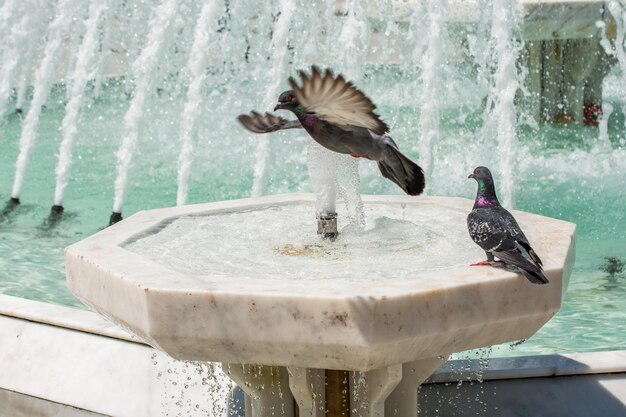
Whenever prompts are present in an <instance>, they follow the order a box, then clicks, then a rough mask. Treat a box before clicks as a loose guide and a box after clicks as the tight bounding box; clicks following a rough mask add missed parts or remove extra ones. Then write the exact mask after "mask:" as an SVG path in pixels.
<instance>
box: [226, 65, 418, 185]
mask: <svg viewBox="0 0 626 417" xmlns="http://www.w3.org/2000/svg"><path fill="white" fill-rule="evenodd" d="M300 78H301V80H302V86H299V85H298V84H297V83H296V81H295V80H294V79H293V78H289V84H290V85H291V88H292V89H293V90H289V91H285V92H284V93H282V94H281V95H280V97H279V98H278V104H277V105H276V107H275V108H274V110H278V109H283V110H290V111H292V112H293V113H294V114H295V115H296V117H297V118H298V120H294V121H288V120H285V119H283V118H281V117H278V116H274V115H272V114H270V113H266V114H265V116H262V115H261V114H259V113H256V112H252V116H248V115H240V116H239V117H238V119H239V121H240V122H241V123H242V124H243V125H244V127H246V128H247V129H248V130H250V131H252V132H256V133H266V132H273V131H276V130H279V129H290V128H296V127H302V128H304V129H305V130H306V131H307V132H308V133H309V134H310V135H311V137H313V139H315V141H317V143H319V144H320V145H322V146H324V147H325V148H327V149H330V150H331V151H334V152H338V153H343V154H349V155H352V156H354V157H355V158H367V159H371V160H374V161H376V162H378V168H379V169H380V172H381V174H383V176H384V177H385V178H387V179H390V180H391V181H393V182H395V183H396V184H397V185H399V186H400V188H402V189H403V190H404V192H406V193H407V194H409V195H418V194H420V193H421V192H422V191H423V190H424V184H425V182H424V173H423V172H422V169H421V168H420V167H419V166H417V165H416V164H415V163H414V162H412V161H411V160H410V159H409V158H407V157H406V156H404V155H403V154H402V153H401V152H400V151H399V150H398V146H397V145H396V143H395V142H394V141H393V139H391V137H390V136H389V135H388V134H387V132H388V131H389V128H388V127H387V125H386V124H385V123H384V122H383V121H382V120H380V118H379V117H378V115H376V114H375V113H374V110H375V109H376V106H375V105H374V104H373V103H372V102H371V100H370V99H369V98H367V97H366V96H365V94H363V93H362V92H361V91H359V90H358V89H357V88H356V87H355V86H354V85H353V84H352V83H351V82H348V81H346V80H345V79H344V78H343V76H342V75H338V76H337V77H335V76H334V75H333V73H332V72H331V71H330V70H326V72H325V73H324V75H322V73H321V72H320V70H319V69H318V68H317V67H315V66H313V68H312V70H311V76H310V77H308V76H307V75H306V74H305V73H304V72H303V71H300Z"/></svg>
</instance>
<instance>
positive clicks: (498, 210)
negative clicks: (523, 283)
mask: <svg viewBox="0 0 626 417" xmlns="http://www.w3.org/2000/svg"><path fill="white" fill-rule="evenodd" d="M468 178H474V179H475V180H476V182H478V193H477V194H476V201H475V202H474V208H473V209H472V211H471V212H470V214H469V215H468V216H467V228H468V230H469V234H470V237H471V238H472V239H473V240H474V242H476V243H477V244H478V246H480V247H481V248H483V250H484V251H485V254H486V255H487V260H486V261H483V262H479V263H477V264H473V265H491V266H495V267H501V268H504V269H507V270H509V271H512V272H516V273H521V274H523V275H524V276H525V277H526V278H528V280H529V281H530V282H532V283H533V284H547V283H548V278H546V276H545V275H544V274H543V264H542V263H541V259H539V256H537V254H536V253H535V251H534V250H533V248H531V247H530V243H528V239H526V236H524V232H522V229H521V228H520V227H519V225H518V224H517V222H516V221H515V219H514V218H513V216H512V215H511V213H509V212H508V211H507V210H506V209H505V208H504V207H502V206H501V205H500V203H499V202H498V197H496V190H495V187H494V185H493V177H492V176H491V172H489V169H487V168H485V167H478V168H476V169H475V170H474V172H473V173H472V174H470V176H469V177H468ZM494 256H495V257H497V258H498V261H495V260H494Z"/></svg>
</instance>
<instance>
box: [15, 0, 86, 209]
mask: <svg viewBox="0 0 626 417" xmlns="http://www.w3.org/2000/svg"><path fill="white" fill-rule="evenodd" d="M77 3H78V2H77V0H61V1H60V2H59V4H58V8H57V15H56V17H55V18H54V20H53V21H52V22H51V23H50V26H49V28H48V43H47V44H46V47H45V51H44V56H43V59H42V60H41V63H40V64H39V67H38V68H37V71H36V73H35V82H34V93H33V100H32V101H31V106H30V109H29V111H28V114H27V115H26V119H25V120H24V124H23V126H22V133H21V136H20V139H19V142H20V152H19V155H18V157H17V161H16V163H15V180H14V182H13V190H12V192H11V197H12V198H14V199H19V196H20V192H21V189H22V185H23V183H24V174H25V171H26V166H27V164H28V158H29V156H30V151H31V149H32V147H33V144H34V142H35V136H36V134H37V126H38V124H39V116H40V114H41V108H42V106H43V105H45V104H46V100H47V98H48V93H49V91H50V86H51V85H52V82H53V80H54V78H55V75H56V72H55V69H56V63H57V59H58V56H59V52H60V49H61V46H62V42H63V37H64V36H65V35H66V34H67V32H68V31H69V28H70V26H71V23H72V19H73V17H75V13H79V12H80V10H81V8H80V4H77Z"/></svg>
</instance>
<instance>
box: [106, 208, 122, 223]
mask: <svg viewBox="0 0 626 417" xmlns="http://www.w3.org/2000/svg"><path fill="white" fill-rule="evenodd" d="M122 219H123V217H122V213H118V212H116V211H114V212H112V213H111V218H110V219H109V226H113V225H114V224H115V223H117V222H119V221H121V220H122Z"/></svg>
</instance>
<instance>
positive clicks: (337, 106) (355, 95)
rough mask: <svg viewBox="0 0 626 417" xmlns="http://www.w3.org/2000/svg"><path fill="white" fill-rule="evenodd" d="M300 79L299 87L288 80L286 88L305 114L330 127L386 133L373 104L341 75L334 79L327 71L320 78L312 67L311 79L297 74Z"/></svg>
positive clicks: (387, 129)
mask: <svg viewBox="0 0 626 417" xmlns="http://www.w3.org/2000/svg"><path fill="white" fill-rule="evenodd" d="M300 79H301V80H302V86H299V85H298V84H297V83H296V81H295V80H294V79H293V78H291V77H290V78H289V84H291V88H292V89H293V91H294V93H295V95H296V99H297V100H298V103H300V104H301V105H302V106H303V107H304V109H305V111H306V112H307V113H315V114H316V115H317V116H318V117H319V118H320V119H323V120H326V121H328V122H330V123H335V124H340V125H352V126H360V127H364V128H367V129H369V130H371V131H372V132H374V133H376V134H378V135H383V134H385V133H387V132H388V131H389V127H387V125H386V124H385V122H383V121H382V120H381V119H380V118H379V117H378V115H377V114H375V113H374V110H375V109H376V106H375V105H374V103H372V101H371V100H370V99H369V98H368V97H367V96H366V95H365V94H363V93H362V92H361V91H360V90H358V89H357V88H356V87H355V86H354V84H352V83H351V82H349V81H346V80H345V78H343V76H342V75H341V74H340V75H338V76H337V77H335V76H334V75H333V73H332V72H331V70H329V69H327V70H326V72H325V73H324V75H322V74H321V73H320V71H319V69H318V68H317V67H316V66H313V68H312V71H311V77H310V78H309V77H308V76H307V74H306V73H304V71H300Z"/></svg>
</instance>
